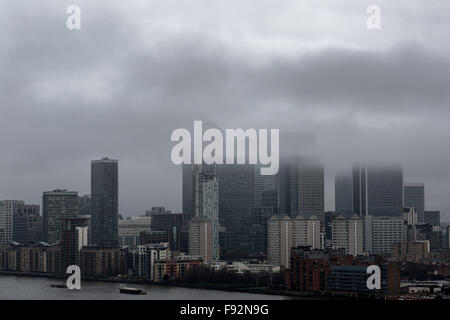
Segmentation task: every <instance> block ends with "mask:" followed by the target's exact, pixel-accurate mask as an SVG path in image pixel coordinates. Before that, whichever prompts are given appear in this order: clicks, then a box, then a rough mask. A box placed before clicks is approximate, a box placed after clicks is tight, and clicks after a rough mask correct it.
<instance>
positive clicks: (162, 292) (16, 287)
mask: <svg viewBox="0 0 450 320" xmlns="http://www.w3.org/2000/svg"><path fill="white" fill-rule="evenodd" d="M55 283H62V281H61V280H55V279H47V278H34V277H17V276H5V275H0V299H1V300H5V299H26V300H28V299H37V300H51V299H61V300H103V299H107V300H126V299H134V300H170V299H174V300H206V299H208V300H244V299H245V300H284V299H289V298H288V297H283V296H274V295H265V294H252V293H240V292H228V291H218V290H203V289H190V288H180V287H167V286H157V285H137V284H123V283H110V282H95V281H82V282H81V290H68V289H65V288H53V287H51V285H52V284H55ZM124 286H126V287H133V288H139V289H143V290H144V291H146V292H147V294H146V295H128V294H121V293H119V288H120V287H124Z"/></svg>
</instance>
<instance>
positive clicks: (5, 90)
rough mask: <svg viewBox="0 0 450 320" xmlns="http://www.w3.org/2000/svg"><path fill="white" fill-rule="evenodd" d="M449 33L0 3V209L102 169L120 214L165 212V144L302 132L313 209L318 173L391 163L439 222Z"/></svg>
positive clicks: (284, 15)
mask: <svg viewBox="0 0 450 320" xmlns="http://www.w3.org/2000/svg"><path fill="white" fill-rule="evenodd" d="M71 4H76V5H79V6H80V8H81V12H82V16H81V24H82V25H81V27H82V29H81V30H72V31H71V30H68V29H67V28H66V19H67V17H68V15H67V14H66V8H67V7H68V6H69V5H71ZM371 4H376V5H378V6H379V7H380V8H381V10H382V16H381V18H382V21H381V27H382V29H381V30H368V29H367V27H366V20H367V17H368V15H367V13H366V8H367V7H368V6H369V5H371ZM449 21H450V2H449V1H444V0H442V1H439V0H428V1H421V0H417V1H415V0H400V1H392V0H386V1H381V0H371V1H365V0H358V1H355V0H353V1H335V0H328V1H325V0H316V1H304V0H239V1H237V0H236V1H234V0H227V1H225V0H221V1H218V0H178V1H174V0H158V1H151V0H142V1H138V0H127V1H113V0H104V1H103V0H86V1H76V0H70V1H63V0H40V1H35V0H0V110H1V114H0V150H1V151H0V155H1V156H0V198H1V199H23V200H26V201H27V202H29V203H37V204H40V202H41V195H42V192H43V191H46V190H52V189H55V188H67V189H71V190H76V191H79V193H80V194H89V193H90V160H92V159H96V158H100V157H102V156H106V155H107V156H109V157H112V158H116V159H119V177H120V185H119V188H120V198H119V203H120V204H119V205H120V212H121V213H122V214H123V215H126V216H130V215H138V214H142V213H143V212H144V210H145V209H148V208H150V207H152V206H163V205H165V206H167V207H168V208H169V209H171V210H173V211H179V210H180V208H181V168H179V167H177V166H175V165H173V164H172V163H171V161H170V149H171V147H172V144H171V142H170V134H171V132H172V130H174V129H176V128H188V129H190V130H192V127H193V121H194V120H203V121H210V122H212V123H215V124H217V125H218V126H220V127H222V128H239V127H242V128H251V127H255V128H280V132H282V133H286V132H292V133H302V134H303V133H307V134H313V135H314V136H315V138H316V142H317V153H318V156H319V157H320V159H321V161H322V162H323V163H324V165H325V171H326V190H325V192H326V193H325V197H326V199H325V208H326V209H327V210H330V209H333V208H334V174H335V173H336V172H340V171H342V170H349V169H350V167H351V164H352V162H353V161H356V160H367V159H371V160H384V161H398V162H401V163H402V164H403V168H404V180H405V182H424V183H425V188H426V209H428V210H431V209H437V210H442V211H446V208H447V206H449V205H450V197H449V195H450V148H449V146H450V144H449V140H450V121H449V120H450V90H449V89H450V55H449V52H450V42H449V39H450V22H449ZM443 220H450V213H447V214H446V216H445V217H444V219H443Z"/></svg>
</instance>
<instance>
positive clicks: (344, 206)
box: [334, 174, 353, 213]
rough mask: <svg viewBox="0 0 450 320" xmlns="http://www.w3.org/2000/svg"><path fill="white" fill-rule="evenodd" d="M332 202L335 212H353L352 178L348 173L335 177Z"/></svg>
mask: <svg viewBox="0 0 450 320" xmlns="http://www.w3.org/2000/svg"><path fill="white" fill-rule="evenodd" d="M334 203H335V211H336V212H339V213H347V212H353V179H352V176H351V175H350V174H349V175H337V176H336V177H335V180H334Z"/></svg>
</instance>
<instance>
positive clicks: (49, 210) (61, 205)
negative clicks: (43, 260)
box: [42, 190, 78, 243]
mask: <svg viewBox="0 0 450 320" xmlns="http://www.w3.org/2000/svg"><path fill="white" fill-rule="evenodd" d="M42 212H43V218H44V241H45V242H48V243H59V242H61V235H62V226H63V219H65V218H75V217H76V216H77V215H78V192H76V191H67V190H53V191H46V192H44V194H43V196H42Z"/></svg>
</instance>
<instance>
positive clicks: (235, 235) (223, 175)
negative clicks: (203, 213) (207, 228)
mask: <svg viewBox="0 0 450 320" xmlns="http://www.w3.org/2000/svg"><path fill="white" fill-rule="evenodd" d="M216 174H217V178H218V181H219V222H220V225H221V226H222V227H224V228H225V229H226V240H225V243H223V244H222V245H224V247H225V248H224V249H226V250H233V249H240V250H250V234H249V232H248V231H249V227H250V226H251V223H252V214H253V166H252V165H247V164H236V165H225V164H224V165H217V166H216Z"/></svg>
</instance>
